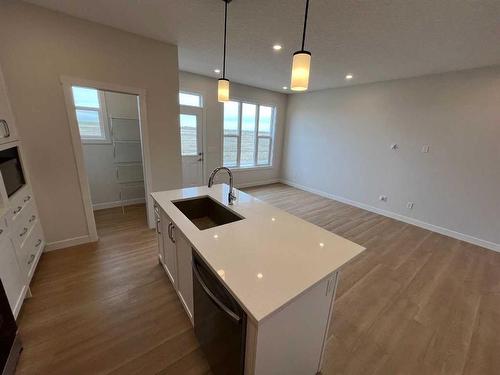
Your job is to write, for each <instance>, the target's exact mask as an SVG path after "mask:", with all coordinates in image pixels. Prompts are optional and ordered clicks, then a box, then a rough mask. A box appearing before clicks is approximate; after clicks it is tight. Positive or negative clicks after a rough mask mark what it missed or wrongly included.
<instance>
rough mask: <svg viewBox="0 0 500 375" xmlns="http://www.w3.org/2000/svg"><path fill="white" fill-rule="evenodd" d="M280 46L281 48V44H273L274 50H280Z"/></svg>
mask: <svg viewBox="0 0 500 375" xmlns="http://www.w3.org/2000/svg"><path fill="white" fill-rule="evenodd" d="M282 48H283V47H282V46H281V44H275V45H274V46H273V50H275V51H279V50H281V49H282Z"/></svg>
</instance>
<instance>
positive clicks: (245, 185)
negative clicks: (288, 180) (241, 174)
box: [236, 178, 281, 189]
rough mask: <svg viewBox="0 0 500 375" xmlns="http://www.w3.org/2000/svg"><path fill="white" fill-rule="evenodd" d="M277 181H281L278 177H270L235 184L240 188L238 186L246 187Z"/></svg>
mask: <svg viewBox="0 0 500 375" xmlns="http://www.w3.org/2000/svg"><path fill="white" fill-rule="evenodd" d="M278 182H281V180H280V179H279V178H272V179H270V180H263V181H253V182H246V183H244V184H237V186H236V188H238V189H240V188H248V187H254V186H262V185H270V184H276V183H278Z"/></svg>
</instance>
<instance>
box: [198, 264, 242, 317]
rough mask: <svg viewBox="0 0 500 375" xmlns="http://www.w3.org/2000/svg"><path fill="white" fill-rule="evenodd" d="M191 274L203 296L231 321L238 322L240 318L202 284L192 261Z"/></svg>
mask: <svg viewBox="0 0 500 375" xmlns="http://www.w3.org/2000/svg"><path fill="white" fill-rule="evenodd" d="M193 273H194V275H195V276H196V279H197V280H198V282H199V283H200V286H201V287H202V289H203V290H204V292H205V294H206V295H207V296H208V297H209V298H210V299H211V300H212V302H213V303H215V304H216V305H217V307H218V308H219V309H221V310H222V311H223V312H224V313H226V314H227V315H229V317H230V318H231V319H233V320H234V321H235V322H239V321H240V320H241V318H240V317H239V316H238V315H236V314H235V313H234V312H232V311H231V309H230V308H228V307H227V306H226V305H224V304H223V303H222V302H221V301H220V300H219V299H218V298H217V297H216V296H214V294H213V293H212V292H211V291H210V289H209V288H208V286H206V284H205V283H204V282H203V280H202V278H201V275H200V271H198V266H197V265H196V262H194V261H193Z"/></svg>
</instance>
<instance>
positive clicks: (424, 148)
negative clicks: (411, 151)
mask: <svg viewBox="0 0 500 375" xmlns="http://www.w3.org/2000/svg"><path fill="white" fill-rule="evenodd" d="M422 152H423V153H424V154H427V153H428V152H429V145H423V146H422Z"/></svg>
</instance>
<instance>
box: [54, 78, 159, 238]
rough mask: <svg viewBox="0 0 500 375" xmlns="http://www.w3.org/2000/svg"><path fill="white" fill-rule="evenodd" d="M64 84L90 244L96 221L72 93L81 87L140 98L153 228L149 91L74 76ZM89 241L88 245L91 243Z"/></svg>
mask: <svg viewBox="0 0 500 375" xmlns="http://www.w3.org/2000/svg"><path fill="white" fill-rule="evenodd" d="M60 81H61V84H62V86H63V91H64V98H65V102H66V111H67V114H68V120H69V127H70V131H71V140H72V143H73V152H74V156H75V162H76V166H77V171H78V178H79V181H80V190H81V193H82V201H83V206H84V209H85V216H86V219H87V228H88V233H89V234H88V236H89V241H90V242H92V241H97V240H98V237H97V229H96V225H95V219H94V211H93V209H92V200H91V196H90V187H89V182H88V177H87V172H86V167H85V162H84V159H83V149H82V142H81V139H80V132H79V130H78V124H77V122H76V114H75V111H74V109H73V108H74V103H73V95H72V92H71V86H81V87H92V88H96V89H98V90H103V91H112V92H118V93H124V94H132V95H136V96H137V97H138V100H137V104H138V107H139V123H140V129H141V149H142V160H143V173H144V185H145V190H146V197H148V199H147V200H146V210H147V218H148V226H149V227H150V228H153V225H154V222H155V221H154V217H153V215H154V213H153V209H152V207H153V199H152V198H151V196H150V194H151V185H152V182H151V160H150V155H151V153H150V148H149V135H148V121H147V112H146V90H144V89H140V88H135V87H128V86H122V85H117V84H114V83H108V82H98V81H92V80H86V79H80V78H75V77H68V76H61V77H60ZM89 241H87V242H89Z"/></svg>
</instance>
